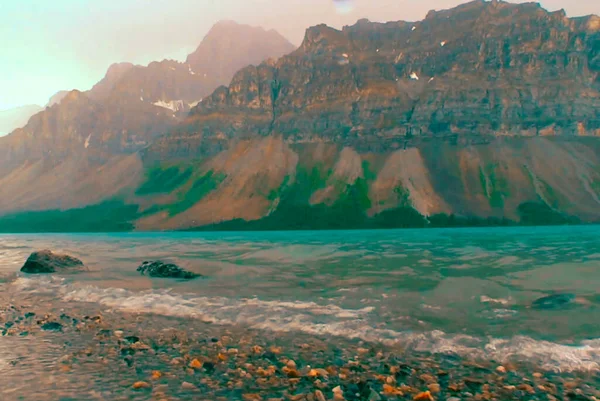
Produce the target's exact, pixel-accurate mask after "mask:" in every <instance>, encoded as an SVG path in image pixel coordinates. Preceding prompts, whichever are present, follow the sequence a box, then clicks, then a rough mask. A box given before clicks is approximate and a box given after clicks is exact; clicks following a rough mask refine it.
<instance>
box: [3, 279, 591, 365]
mask: <svg viewBox="0 0 600 401" xmlns="http://www.w3.org/2000/svg"><path fill="white" fill-rule="evenodd" d="M11 286H12V288H13V289H14V290H16V291H19V292H22V293H29V294H32V293H35V294H40V295H42V294H48V295H53V296H57V297H59V299H61V300H62V301H67V302H93V303H97V304H100V305H103V306H105V307H107V308H110V309H112V310H116V311H123V312H132V313H149V314H158V315H165V316H175V317H185V318H196V319H200V320H202V321H205V322H210V323H214V324H223V325H242V326H243V327H250V328H253V329H261V330H269V331H274V332H302V333H306V334H309V335H319V336H339V337H345V338H348V339H359V340H363V341H368V342H379V343H382V344H385V345H389V346H396V345H400V346H402V347H403V348H405V349H407V350H414V351H419V352H430V353H434V354H458V355H461V356H468V357H474V358H477V359H485V360H494V361H497V362H498V363H505V362H509V361H530V362H533V363H536V364H538V365H539V366H540V368H542V369H545V370H549V371H598V370H600V339H592V340H587V341H583V342H581V343H580V344H578V345H563V344H558V343H554V342H549V341H540V340H535V339H533V338H530V337H526V336H515V337H512V338H508V339H501V338H479V337H474V336H469V335H464V334H458V335H457V334H447V333H444V332H443V331H438V330H434V331H429V332H422V333H418V332H412V331H396V330H391V329H388V328H386V325H385V323H375V322H374V321H373V320H372V318H374V317H376V316H374V315H375V314H376V313H374V312H375V309H374V308H373V307H365V308H361V309H345V308H342V307H340V306H338V305H333V304H325V305H322V304H318V303H315V302H301V301H294V302H291V301H275V300H261V299H258V298H250V299H231V298H225V297H197V296H189V297H186V296H183V295H181V294H176V293H172V292H170V291H169V290H151V291H143V292H134V291H129V290H125V289H120V288H99V287H95V286H90V285H88V286H81V285H75V284H72V283H68V282H67V281H65V279H62V278H55V277H51V278H25V277H19V278H17V279H16V280H15V281H13V282H12V283H11ZM483 301H487V299H484V300H483ZM490 301H491V299H490ZM493 301H498V300H493ZM370 318H371V320H370Z"/></svg>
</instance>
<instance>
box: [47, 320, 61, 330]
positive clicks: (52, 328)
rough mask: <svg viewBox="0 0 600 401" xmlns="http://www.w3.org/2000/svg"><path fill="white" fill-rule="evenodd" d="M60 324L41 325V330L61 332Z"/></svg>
mask: <svg viewBox="0 0 600 401" xmlns="http://www.w3.org/2000/svg"><path fill="white" fill-rule="evenodd" d="M62 327H63V326H62V324H60V323H58V322H48V323H44V324H43V325H42V330H45V331H62Z"/></svg>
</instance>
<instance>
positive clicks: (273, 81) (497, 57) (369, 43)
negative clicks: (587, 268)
mask: <svg viewBox="0 0 600 401" xmlns="http://www.w3.org/2000/svg"><path fill="white" fill-rule="evenodd" d="M598 24H599V18H598V17H596V16H590V17H583V18H575V19H569V18H567V17H566V16H565V14H564V12H555V13H549V12H547V11H545V10H544V9H542V8H541V7H540V6H539V5H537V4H523V5H515V4H510V3H504V2H499V1H492V2H485V1H479V0H478V1H474V2H471V3H467V4H464V5H462V6H460V7H457V8H455V9H452V10H448V11H440V12H435V11H432V12H430V13H429V14H428V16H427V18H426V19H425V20H423V21H420V22H415V23H408V22H392V23H387V24H378V23H371V22H369V21H366V20H362V21H359V22H358V23H357V24H356V25H354V26H350V27H346V28H344V29H343V30H342V31H337V30H335V29H332V28H329V27H327V26H317V27H313V28H310V29H309V30H308V31H307V33H306V37H305V40H304V42H303V44H302V46H301V47H300V49H298V50H297V51H296V52H294V53H292V54H290V55H288V56H285V57H282V58H281V59H279V60H278V61H276V62H269V63H263V64H261V65H260V66H258V67H248V68H246V69H243V70H242V71H240V72H238V73H237V74H236V76H235V77H234V79H233V81H232V82H231V85H230V86H229V87H228V88H224V87H223V88H219V89H218V90H217V91H215V92H214V93H213V94H212V95H211V96H210V97H208V98H206V99H205V100H204V101H203V102H202V103H200V104H199V105H198V106H197V107H196V108H194V109H193V110H192V112H191V115H190V118H189V119H188V121H187V124H186V126H185V127H184V128H182V129H181V130H180V131H178V132H179V133H181V132H187V133H189V136H190V137H193V138H196V137H198V136H199V135H201V136H202V137H203V138H204V139H203V141H204V142H205V143H203V144H200V145H199V149H201V150H202V151H206V150H210V149H216V150H218V149H220V147H219V146H214V144H212V145H211V144H207V143H206V142H207V141H212V142H215V141H216V142H218V141H220V140H222V139H224V138H226V139H232V138H239V137H248V136H252V135H268V134H281V135H283V136H284V137H285V138H286V140H290V141H293V142H304V141H312V140H315V138H318V140H325V141H330V142H334V141H335V142H337V141H344V143H346V144H348V145H354V146H358V147H360V148H364V149H365V150H377V149H380V148H384V149H385V148H390V147H394V146H396V147H404V146H405V145H406V143H407V142H408V143H409V145H410V143H416V142H419V141H420V139H419V138H424V137H444V136H459V137H463V138H468V137H469V136H473V135H474V136H476V137H477V138H479V139H477V140H480V138H481V137H482V136H506V135H508V136H546V135H567V136H584V135H591V136H598V135H600V111H599V110H600V78H599V73H600V51H599V49H600V31H599V29H600V28H599V25H598ZM224 115H226V116H227V118H223V117H222V116H224ZM177 137H179V136H177ZM165 140H166V141H168V138H166V139H165ZM174 147H175V148H176V146H174Z"/></svg>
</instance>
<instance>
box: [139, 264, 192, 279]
mask: <svg viewBox="0 0 600 401" xmlns="http://www.w3.org/2000/svg"><path fill="white" fill-rule="evenodd" d="M137 271H139V272H140V273H142V274H143V275H145V274H148V276H150V277H161V278H181V279H186V280H191V279H194V278H197V277H200V276H201V275H200V274H197V273H192V272H188V271H186V270H184V269H182V268H181V267H179V266H177V265H174V264H172V263H163V262H161V261H153V262H144V263H142V264H141V266H140V267H138V268H137Z"/></svg>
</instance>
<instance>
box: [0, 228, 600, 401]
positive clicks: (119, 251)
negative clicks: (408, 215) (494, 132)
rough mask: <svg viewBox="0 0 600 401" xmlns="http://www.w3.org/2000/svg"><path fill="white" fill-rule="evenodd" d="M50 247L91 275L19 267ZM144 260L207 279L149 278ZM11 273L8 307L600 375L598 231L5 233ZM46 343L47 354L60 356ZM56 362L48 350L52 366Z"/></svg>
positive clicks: (4, 260)
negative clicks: (169, 264) (90, 312)
mask: <svg viewBox="0 0 600 401" xmlns="http://www.w3.org/2000/svg"><path fill="white" fill-rule="evenodd" d="M40 249H52V250H53V251H57V252H64V253H67V254H69V255H73V256H75V257H78V258H80V259H81V260H83V261H84V262H85V263H86V265H87V266H88V267H89V268H90V271H89V272H86V273H81V274H76V275H66V276H31V275H26V274H22V273H19V272H18V271H19V269H20V267H21V266H22V265H23V263H24V261H25V260H26V259H27V257H28V255H29V254H30V253H31V252H33V251H35V250H40ZM145 260H163V261H168V262H174V263H177V264H178V265H180V266H182V267H184V268H186V269H188V270H191V271H194V272H197V273H200V274H202V275H203V276H204V277H202V278H200V279H196V280H192V281H174V280H168V279H156V278H149V277H146V276H140V273H138V272H137V271H136V268H137V266H139V265H140V263H141V262H143V261H145ZM0 276H1V277H2V280H1V281H2V284H1V288H0V292H2V293H3V294H4V301H5V302H11V303H14V304H19V303H25V304H26V305H24V306H23V305H21V306H19V307H23V308H27V307H32V306H33V307H35V305H43V307H44V308H45V310H48V311H50V312H49V313H52V312H54V313H56V314H58V313H59V311H64V310H71V311H74V310H77V311H84V310H86V308H89V309H93V310H97V311H99V313H102V314H107V315H110V314H122V316H138V317H140V319H143V320H144V322H146V323H145V324H148V325H150V326H152V325H153V324H154V325H157V327H158V326H160V325H163V326H161V327H162V329H166V328H167V326H168V325H170V324H173V323H172V322H173V320H168V319H178V320H177V321H178V322H187V323H186V324H187V325H188V326H189V327H192V326H194V325H196V324H197V325H204V326H206V327H208V326H210V330H216V329H215V328H218V327H227V330H232V331H233V332H236V331H237V332H239V333H243V332H245V331H248V332H250V331H251V332H253V333H259V334H258V335H259V336H262V335H264V336H265V338H268V337H271V338H277V337H280V338H290V339H292V340H293V339H294V338H297V337H302V338H307V337H310V338H313V337H314V338H317V339H321V340H322V341H325V342H326V343H327V342H332V343H335V342H337V341H349V342H355V343H358V344H363V346H364V344H375V345H374V346H377V347H396V348H398V349H402V350H404V352H414V353H426V354H428V355H433V356H436V355H441V356H444V355H446V356H447V355H456V356H459V357H461V358H467V357H468V358H470V359H474V360H478V361H493V363H494V364H508V363H525V364H532V365H533V366H535V367H536V369H539V370H543V371H547V372H554V373H561V372H573V374H587V375H590V374H591V375H592V376H593V377H596V378H597V375H598V373H597V372H598V370H599V369H600V227H597V226H577V227H539V228H538V227H531V228H524V227H520V228H472V229H447V230H441V229H440V230H436V229H431V230H379V231H376V230H374V231H318V232H260V233H252V232H244V233H235V232H231V233H131V234H60V235H56V234H32V235H3V236H0ZM557 294H559V295H560V296H562V298H561V297H558V296H557ZM552 295H554V296H555V298H552V297H551V298H549V301H548V302H547V303H540V302H537V303H536V300H539V299H540V298H543V297H547V296H552ZM555 300H557V302H554V301H555ZM23 310H25V309H23ZM7 313H8V312H7ZM73 313H77V312H73ZM82 313H83V312H82ZM165 319H167V320H165ZM152 322H155V323H152ZM169 322H171V323H169ZM185 327H186V325H183V330H184V331H185V330H186V328H185ZM198 327H199V326H198ZM109 329H112V330H114V329H115V328H114V327H112V328H110V327H109ZM190 330H192V329H191V328H190ZM194 330H196V329H194ZM197 330H200V329H197ZM261 333H262V334H261ZM44 335H45V333H44ZM64 335H67V334H64ZM23 337H24V339H15V340H11V341H13V342H12V343H10V347H11V348H12V349H18V348H19V347H20V346H22V347H25V345H24V344H23V343H19V341H28V343H27V344H26V345H27V347H29V346H31V344H32V341H34V340H32V339H33V338H34V337H33V336H32V335H29V336H27V335H25V336H23ZM8 338H9V337H8V336H5V337H3V338H0V348H2V340H3V339H8ZM44 338H45V337H44ZM45 341H47V343H48V344H55V345H56V341H57V339H56V337H52V335H50V336H49V337H48V339H47V340H45ZM60 341H62V340H60ZM72 341H73V342H74V343H77V341H79V340H77V339H75V338H74V339H73V340H72ZM5 344H8V343H5ZM36 346H37V347H39V352H40V353H41V354H44V353H45V352H46V348H48V349H50V348H51V347H50V345H48V347H46V346H45V345H43V344H42V345H39V344H37V345H36ZM64 348H65V347H64V346H63V349H64ZM2 349H3V351H2V352H0V359H2V360H4V361H5V362H7V363H8V362H10V361H11V358H13V357H12V356H11V352H10V349H7V348H6V346H5V347H4V348H2ZM17 353H18V352H17ZM57 355H58V354H55V353H53V352H48V356H47V366H48V367H49V368H52V367H54V366H55V365H56V363H57V362H56V359H53V358H55V357H56V358H58V356H57ZM16 366H18V365H16ZM16 366H15V367H12V368H11V369H13V372H14V371H15V369H16ZM32 369H34V368H32ZM34 370H35V369H34ZM594 375H595V376H594ZM34 376H35V374H34ZM15 377H18V376H15ZM0 381H1V380H0ZM97 391H99V390H97ZM98 394H102V392H98ZM136 394H137V393H135V394H133V395H127V394H125V393H124V394H123V395H122V396H123V397H124V398H123V399H136V398H135V397H136V396H138V395H136ZM100 397H102V395H100ZM127 397H129V398H127ZM140 397H141V396H140ZM180 397H182V398H185V396H183V395H180ZM228 398H235V397H232V396H230V397H228ZM76 399H80V398H76ZM81 399H87V398H85V397H83V398H81ZM90 399H94V398H93V397H92V398H90ZM100 399H102V398H100ZM140 399H146V398H143V397H142V398H140Z"/></svg>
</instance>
